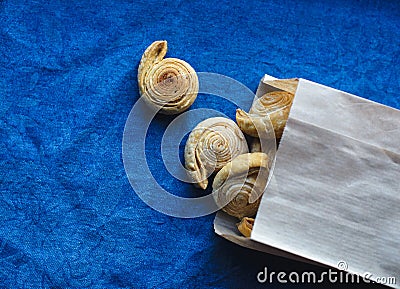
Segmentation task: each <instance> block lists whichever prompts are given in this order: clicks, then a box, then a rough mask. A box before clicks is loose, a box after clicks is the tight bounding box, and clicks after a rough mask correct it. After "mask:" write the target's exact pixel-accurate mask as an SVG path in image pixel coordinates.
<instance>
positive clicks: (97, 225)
mask: <svg viewBox="0 0 400 289" xmlns="http://www.w3.org/2000/svg"><path fill="white" fill-rule="evenodd" d="M143 2H145V1H143ZM318 2H319V3H318ZM0 20H1V29H0V43H1V48H0V76H1V77H0V137H1V139H0V166H1V169H0V287H1V288H3V287H4V288H22V287H25V288H41V287H43V288H69V287H75V288H78V287H79V288H85V287H92V288H124V287H125V288H257V286H258V284H257V281H256V274H257V272H259V271H260V270H262V269H263V268H264V266H268V267H269V269H270V270H276V271H286V272H289V271H291V270H296V271H299V272H301V271H307V270H315V269H316V268H315V267H313V266H309V265H303V264H301V263H296V262H293V261H288V260H285V259H282V258H277V257H274V256H270V255H267V254H260V253H257V252H253V251H250V250H247V249H244V248H241V247H238V246H236V245H233V244H231V243H229V242H227V241H225V240H223V239H221V238H220V237H218V236H216V235H215V234H214V233H213V226H212V221H213V217H214V216H207V217H203V218H198V219H189V220H183V219H175V218H171V217H168V216H164V215H161V214H160V213H157V212H155V211H154V210H152V209H150V208H149V207H147V206H146V205H145V204H144V203H143V202H142V201H141V200H140V199H139V198H138V197H137V196H136V194H135V193H134V192H133V190H132V189H131V187H130V185H129V182H128V180H127V178H126V176H125V172H124V167H123V163H122V158H121V141H122V133H123V128H124V124H125V120H126V118H127V116H128V114H129V111H130V109H131V107H132V105H133V103H134V102H135V100H136V99H137V98H138V87H137V83H136V81H137V79H136V76H137V65H138V62H139V60H140V57H141V55H142V53H143V51H144V49H145V48H146V47H147V46H148V45H149V44H150V43H151V42H152V41H154V40H159V39H166V40H168V42H169V53H168V56H173V57H179V58H182V59H184V60H186V61H188V62H189V63H191V65H192V66H193V67H194V68H195V69H196V70H197V71H209V72H217V73H222V74H226V75H228V76H230V77H233V78H235V79H237V80H239V81H240V82H242V83H244V84H245V85H247V86H248V87H249V88H251V89H252V90H255V89H256V87H257V84H258V82H259V80H260V78H261V77H262V75H263V74H264V73H269V74H271V75H274V76H277V77H295V76H298V77H303V78H307V79H310V80H313V81H316V82H319V83H322V84H326V85H329V86H332V87H335V88H338V89H342V90H345V91H348V92H351V93H354V94H357V95H360V96H362V97H365V98H368V99H371V100H374V101H378V102H381V103H384V104H387V105H390V106H393V107H396V108H400V96H399V91H400V83H399V76H400V41H399V39H400V32H399V28H400V4H399V2H398V1H395V0H394V1H390V0H386V1H384V0H381V1H372V0H371V1H346V0H339V1H311V0H299V1H288V0H283V1H282V0H279V1H278V0H275V1H264V2H261V1H246V4H239V3H235V2H233V1H218V2H217V3H214V2H213V1H200V2H194V1H165V2H161V1H159V2H158V1H147V2H145V3H142V2H137V3H136V2H132V1H122V0H121V1H110V0H108V1H61V0H59V1H42V0H37V1H22V0H21V1H17V0H16V1H0ZM201 104H202V103H201V102H199V103H197V105H198V106H201ZM162 127H163V126H162V125H159V126H154V127H153V128H152V129H153V131H152V132H151V133H152V134H153V135H159V134H160V133H162ZM154 142H155V143H154V144H153V147H154V148H155V149H154V150H153V152H154V154H155V155H157V154H158V153H159V152H158V149H157V147H158V144H157V143H156V140H154ZM150 159H151V158H150ZM150 162H152V161H150ZM150 165H151V166H153V167H154V168H157V167H158V166H159V167H161V166H162V165H161V164H158V163H156V162H154V163H150ZM169 181H170V180H169V179H168V176H165V184H164V185H166V186H168V184H169V183H168V182H169ZM293 237H294V238H295V237H296V236H293ZM399 277H400V276H399ZM282 286H283V285H280V284H277V283H276V284H272V285H265V284H264V285H263V286H260V287H261V288H280V287H282ZM303 287H305V288H306V287H311V285H308V286H307V285H303ZM315 287H316V286H315Z"/></svg>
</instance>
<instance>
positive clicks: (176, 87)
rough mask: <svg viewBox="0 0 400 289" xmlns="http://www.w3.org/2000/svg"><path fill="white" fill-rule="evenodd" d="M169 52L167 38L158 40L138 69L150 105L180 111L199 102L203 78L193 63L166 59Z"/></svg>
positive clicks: (144, 96)
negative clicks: (200, 85) (191, 64)
mask: <svg viewBox="0 0 400 289" xmlns="http://www.w3.org/2000/svg"><path fill="white" fill-rule="evenodd" d="M166 53H167V41H155V42H153V43H152V44H151V45H150V46H149V47H148V48H147V49H146V51H145V52H144V54H143V56H142V59H141V61H140V64H139V69H138V83H139V91H140V94H141V96H142V97H143V99H144V100H145V101H146V103H147V104H148V105H149V106H151V107H153V108H155V109H160V112H161V113H164V114H177V113H180V112H182V111H184V110H186V109H187V108H188V107H189V106H191V105H192V103H193V102H194V101H195V99H196V97H197V93H198V90H199V80H198V77H197V74H196V72H195V71H194V69H193V68H192V67H191V66H190V65H189V63H187V62H185V61H183V60H181V59H178V58H164V57H165V54H166Z"/></svg>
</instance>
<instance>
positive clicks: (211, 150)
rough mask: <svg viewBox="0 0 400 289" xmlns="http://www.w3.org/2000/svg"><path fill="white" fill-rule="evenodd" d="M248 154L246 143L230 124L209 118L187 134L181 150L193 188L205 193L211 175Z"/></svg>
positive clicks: (242, 136)
mask: <svg viewBox="0 0 400 289" xmlns="http://www.w3.org/2000/svg"><path fill="white" fill-rule="evenodd" d="M248 151H249V149H248V146H247V142H246V139H245V137H244V135H243V133H242V132H241V130H240V129H239V127H238V126H237V125H236V123H235V122H234V121H232V120H230V119H228V118H224V117H212V118H209V119H206V120H204V121H202V122H200V123H199V124H198V125H197V126H196V127H195V128H194V129H193V131H192V132H191V133H190V135H189V137H188V140H187V142H186V146H185V167H186V169H187V170H188V171H189V174H190V175H191V177H192V178H193V180H194V182H195V184H197V186H198V187H200V188H202V189H206V188H207V185H208V179H207V178H208V177H209V176H210V175H211V174H212V173H214V172H216V171H219V170H220V169H221V168H222V167H223V166H225V165H226V164H227V163H228V162H230V161H231V160H232V159H234V158H235V157H237V156H238V155H240V154H243V153H247V152H248Z"/></svg>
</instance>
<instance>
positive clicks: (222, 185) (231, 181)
mask: <svg viewBox="0 0 400 289" xmlns="http://www.w3.org/2000/svg"><path fill="white" fill-rule="evenodd" d="M268 174H269V159H268V156H267V155H266V154H264V153H248V154H243V155H240V156H238V157H236V158H235V159H234V160H233V161H231V162H229V163H228V164H227V165H226V166H225V167H223V168H222V169H221V170H220V171H219V172H218V173H217V174H216V176H215V178H214V182H213V186H212V187H213V196H214V199H215V202H216V203H217V204H218V205H224V204H226V205H225V206H224V207H223V208H222V210H223V211H225V212H226V213H228V214H229V215H231V216H234V217H237V218H239V219H242V218H243V217H252V216H254V215H255V214H256V213H257V210H258V207H259V205H260V201H261V198H260V197H261V195H262V194H263V192H264V190H265V187H266V184H267V179H268Z"/></svg>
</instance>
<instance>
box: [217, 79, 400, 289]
mask: <svg viewBox="0 0 400 289" xmlns="http://www.w3.org/2000/svg"><path fill="white" fill-rule="evenodd" d="M268 79H271V76H268V75H266V76H265V77H264V78H263V80H262V81H261V82H260V85H259V88H258V91H257V95H258V96H260V95H262V94H264V93H265V92H267V91H269V90H271V89H273V88H271V87H269V86H268V85H267V84H266V83H265V81H266V80H268ZM235 222H237V220H235V219H234V218H230V217H229V216H227V215H226V214H225V213H222V212H219V213H218V214H217V217H216V219H215V222H214V227H215V231H216V233H217V234H219V235H222V236H223V237H225V238H227V239H229V240H231V241H233V242H236V243H238V244H240V245H242V246H246V247H250V248H253V249H257V250H260V251H265V252H268V253H271V254H276V255H281V256H285V257H289V258H300V259H301V258H304V259H303V260H310V261H315V262H317V263H321V264H323V265H328V266H332V267H335V268H336V267H337V265H338V264H341V265H343V264H344V265H345V266H344V267H343V266H342V267H341V268H340V269H345V270H346V271H348V272H350V273H355V274H358V275H360V276H363V277H367V278H369V279H371V280H375V281H379V282H382V281H384V279H383V278H389V277H394V278H395V281H396V284H386V285H388V286H391V287H394V288H400V111H399V110H396V109H394V108H391V107H387V106H384V105H381V104H378V103H375V102H372V101H369V100H366V99H363V98H360V97H358V96H355V95H351V94H348V93H344V92H342V91H339V90H335V89H332V88H329V87H326V86H323V85H320V84H317V83H314V82H311V81H308V80H305V79H300V80H299V85H298V88H297V91H296V94H295V99H294V103H293V106H292V109H291V112H290V115H289V119H288V122H287V125H286V128H285V131H284V134H283V137H282V139H281V142H280V145H279V149H278V152H277V156H276V164H275V169H274V171H273V179H272V181H271V183H270V184H269V186H268V187H267V189H266V191H265V193H264V195H263V197H262V202H261V205H260V208H259V211H258V214H257V217H256V221H255V225H254V228H253V232H252V235H251V240H249V239H246V238H244V237H241V236H240V235H239V233H238V231H237V229H236V226H235ZM389 281H391V282H393V281H394V280H393V278H391V279H389Z"/></svg>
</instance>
